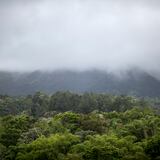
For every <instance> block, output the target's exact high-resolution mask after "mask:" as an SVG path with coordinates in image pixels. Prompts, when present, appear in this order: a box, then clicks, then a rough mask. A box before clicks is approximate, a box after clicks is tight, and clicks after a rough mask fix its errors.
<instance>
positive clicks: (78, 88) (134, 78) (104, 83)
mask: <svg viewBox="0 0 160 160" xmlns="http://www.w3.org/2000/svg"><path fill="white" fill-rule="evenodd" d="M64 90H65V91H66V90H69V91H73V92H76V93H84V92H97V93H112V94H127V95H137V96H150V97H154V96H159V95H160V81H159V80H158V79H156V78H155V77H153V76H151V75H149V74H147V73H145V72H140V71H137V70H134V71H129V72H127V73H125V74H120V76H119V77H117V76H115V75H113V74H111V73H107V72H103V71H98V70H97V71H95V70H91V71H84V72H78V71H54V72H40V71H37V72H31V73H30V72H28V73H16V72H0V93H1V94H8V95H14V96H15V95H27V94H33V93H35V92H37V91H43V92H45V93H51V94H52V93H54V92H56V91H64Z"/></svg>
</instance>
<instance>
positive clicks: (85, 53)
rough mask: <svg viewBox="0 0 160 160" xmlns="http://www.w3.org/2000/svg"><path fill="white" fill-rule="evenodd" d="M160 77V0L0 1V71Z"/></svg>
mask: <svg viewBox="0 0 160 160" xmlns="http://www.w3.org/2000/svg"><path fill="white" fill-rule="evenodd" d="M64 68H65V69H77V70H87V69H93V68H94V69H95V68H96V69H103V70H107V71H116V72H117V71H125V70H129V69H131V68H139V69H141V70H144V71H147V72H149V73H157V74H158V73H160V1H159V0H0V70H18V71H28V70H37V69H41V70H56V69H64Z"/></svg>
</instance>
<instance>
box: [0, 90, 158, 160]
mask: <svg viewBox="0 0 160 160" xmlns="http://www.w3.org/2000/svg"><path fill="white" fill-rule="evenodd" d="M148 105H149V104H148V103H147V102H146V101H145V100H142V99H137V98H135V97H129V96H113V95H106V94H93V93H92V94H91V93H90V94H89V93H86V94H83V95H78V94H72V93H70V92H64V93H63V92H57V93H55V94H54V95H52V96H48V95H45V94H43V93H40V92H38V93H36V94H35V95H33V96H27V97H8V96H1V97H0V114H1V118H0V159H1V160H158V159H160V115H159V114H158V112H157V111H155V110H154V109H151V108H150V107H149V106H148Z"/></svg>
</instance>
